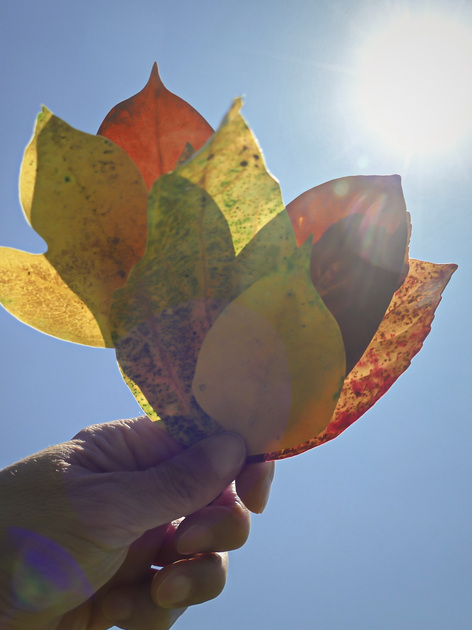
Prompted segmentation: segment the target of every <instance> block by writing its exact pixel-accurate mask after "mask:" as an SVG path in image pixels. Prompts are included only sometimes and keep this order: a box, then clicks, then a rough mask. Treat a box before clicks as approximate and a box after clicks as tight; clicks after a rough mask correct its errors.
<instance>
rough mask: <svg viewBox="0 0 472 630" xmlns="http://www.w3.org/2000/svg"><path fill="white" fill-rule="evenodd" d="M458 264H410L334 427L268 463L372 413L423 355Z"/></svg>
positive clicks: (344, 394) (350, 380) (345, 389)
mask: <svg viewBox="0 0 472 630" xmlns="http://www.w3.org/2000/svg"><path fill="white" fill-rule="evenodd" d="M456 269H457V265H453V264H448V265H437V264H434V263H430V262H423V261H420V260H414V259H410V270H409V273H408V276H407V278H406V279H405V282H404V283H403V284H402V286H401V287H400V288H399V289H398V291H397V292H396V293H395V295H394V296H393V298H392V301H391V303H390V305H389V307H388V310H387V313H386V315H385V317H384V319H383V321H382V323H381V325H380V327H379V329H378V331H377V333H376V334H375V336H374V338H373V339H372V341H371V343H370V345H369V347H368V348H367V350H366V351H365V353H364V355H363V356H362V358H361V360H360V361H359V363H358V364H357V365H356V367H355V368H354V369H353V370H352V372H351V373H350V375H349V376H348V378H346V380H345V383H344V387H343V390H342V392H341V396H340V398H339V401H338V404H337V406H336V410H335V412H334V414H333V417H332V419H331V422H330V423H329V424H328V426H327V427H326V429H325V430H324V431H323V432H321V433H320V434H319V435H317V436H315V437H313V439H311V440H308V441H307V442H306V443H305V444H303V445H302V446H301V448H299V449H296V450H295V449H292V450H286V451H285V452H283V453H271V454H269V455H268V456H267V457H266V459H280V458H282V457H290V456H291V455H296V454H297V453H299V452H302V451H305V450H308V449H310V448H313V447H315V446H318V445H320V444H323V443H324V442H327V441H329V440H332V439H333V438H335V437H337V436H338V435H339V434H340V433H342V432H343V431H344V430H345V429H347V428H348V427H349V426H350V425H351V424H352V423H353V422H355V421H356V420H357V419H358V418H360V416H362V415H363V414H364V413H365V412H366V411H368V410H369V409H370V408H371V407H372V406H373V405H374V404H375V403H376V402H377V401H378V400H379V398H381V397H382V396H383V395H384V394H385V392H387V391H388V390H389V389H390V387H391V386H392V385H393V383H394V382H395V381H396V380H397V378H398V377H399V376H400V375H401V374H403V372H404V371H405V370H406V369H407V368H408V366H409V365H410V363H411V360H412V358H413V357H414V356H415V355H416V354H417V353H418V352H419V351H420V350H421V348H422V346H423V342H424V340H425V338H426V337H427V336H428V334H429V332H430V330H431V323H432V321H433V319H434V313H435V310H436V308H437V306H438V304H439V302H440V301H441V293H442V292H443V290H444V288H445V287H446V285H447V283H448V282H449V280H450V278H451V276H452V274H453V273H454V271H455V270H456Z"/></svg>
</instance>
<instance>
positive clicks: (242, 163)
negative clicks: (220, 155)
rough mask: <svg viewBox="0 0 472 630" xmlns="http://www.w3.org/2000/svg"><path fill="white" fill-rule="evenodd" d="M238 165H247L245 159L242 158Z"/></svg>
mask: <svg viewBox="0 0 472 630" xmlns="http://www.w3.org/2000/svg"><path fill="white" fill-rule="evenodd" d="M239 165H240V166H247V162H246V160H243V161H242V162H240V163H239Z"/></svg>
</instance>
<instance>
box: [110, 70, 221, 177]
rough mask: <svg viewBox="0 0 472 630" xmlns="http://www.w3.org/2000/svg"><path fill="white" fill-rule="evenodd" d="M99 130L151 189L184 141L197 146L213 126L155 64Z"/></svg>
mask: <svg viewBox="0 0 472 630" xmlns="http://www.w3.org/2000/svg"><path fill="white" fill-rule="evenodd" d="M98 133H99V134H101V135H103V136H105V137H107V138H109V139H110V140H112V141H113V142H115V143H116V144H117V145H118V146H120V147H121V148H122V149H124V150H125V151H126V153H127V154H128V155H129V157H130V158H131V159H132V160H133V161H134V162H135V164H136V165H137V166H138V168H139V170H140V171H141V173H142V176H143V178H144V181H145V182H146V185H147V187H148V188H150V187H151V186H152V184H153V183H154V182H155V180H156V179H157V178H158V177H160V176H161V175H163V174H164V173H169V172H170V171H172V170H173V169H174V168H175V166H176V164H177V161H178V159H179V157H180V156H181V154H182V153H183V151H184V149H185V146H186V144H187V143H188V144H190V145H192V147H193V148H194V149H195V150H198V149H200V148H201V147H202V146H203V145H204V144H205V142H206V141H207V140H208V138H209V137H210V136H211V135H212V134H213V129H212V128H211V127H210V125H209V124H208V123H207V122H206V120H205V119H204V118H203V117H202V116H201V115H200V114H199V113H198V112H197V111H196V110H195V109H194V108H193V107H191V106H190V105H189V104H188V103H187V102H185V101H184V100H183V99H181V98H180V97H178V96H176V95H175V94H173V93H172V92H169V90H168V89H167V88H166V87H165V86H164V84H163V83H162V80H161V78H160V76H159V70H158V68H157V64H154V65H153V67H152V72H151V76H150V77H149V81H148V82H147V84H146V86H145V87H144V88H143V89H142V90H141V92H138V94H136V95H135V96H132V97H131V98H128V99H126V100H125V101H123V102H122V103H119V104H118V105H115V107H113V109H112V110H111V111H110V112H109V113H108V114H107V116H106V118H105V120H104V121H103V122H102V124H101V125H100V128H99V130H98Z"/></svg>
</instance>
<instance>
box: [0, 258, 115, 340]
mask: <svg viewBox="0 0 472 630" xmlns="http://www.w3.org/2000/svg"><path fill="white" fill-rule="evenodd" d="M0 303H1V304H2V305H3V306H4V307H5V308H6V309H7V310H8V311H9V312H10V313H11V314H12V315H14V316H15V317H17V318H18V319H20V320H21V321H23V322H25V323H26V324H29V325H30V326H33V327H34V328H37V329H38V330H41V331H42V332H45V333H47V334H49V335H53V336H54V337H60V338H61V339H65V340H66V341H73V342H75V343H83V344H87V345H89V346H104V339H103V335H102V333H101V331H100V327H99V326H98V324H97V321H96V320H95V318H94V316H93V314H92V313H91V312H90V310H89V309H88V308H87V306H86V304H84V302H83V301H82V300H81V299H80V298H79V297H78V296H77V295H76V294H75V293H73V292H72V291H71V290H70V289H69V287H68V286H67V284H65V282H64V281H63V280H62V278H61V277H60V275H59V274H58V273H57V271H56V270H55V269H54V267H53V266H52V265H51V264H50V263H49V261H48V260H47V259H46V258H45V257H44V256H43V255H42V254H28V253H27V252H22V251H19V250H16V249H10V248H8V247H1V248H0Z"/></svg>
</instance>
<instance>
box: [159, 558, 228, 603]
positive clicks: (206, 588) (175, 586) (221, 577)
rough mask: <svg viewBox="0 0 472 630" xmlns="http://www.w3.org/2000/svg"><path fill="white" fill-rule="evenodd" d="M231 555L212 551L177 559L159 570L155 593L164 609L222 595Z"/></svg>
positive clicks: (201, 601)
mask: <svg viewBox="0 0 472 630" xmlns="http://www.w3.org/2000/svg"><path fill="white" fill-rule="evenodd" d="M227 573H228V554H226V553H208V554H203V555H199V556H195V557H193V558H189V559H186V560H179V561H178V562H174V564H171V565H169V566H167V567H165V568H164V569H162V570H161V571H159V572H158V573H157V574H156V575H155V577H154V580H153V584H152V588H151V593H152V598H153V600H154V601H155V602H156V604H157V605H158V606H160V607H162V608H177V607H182V606H192V605H194V604H201V603H203V602H206V601H209V600H210V599H214V598H215V597H218V595H219V594H220V593H221V591H222V590H223V588H224V586H225V583H226V576H227Z"/></svg>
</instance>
